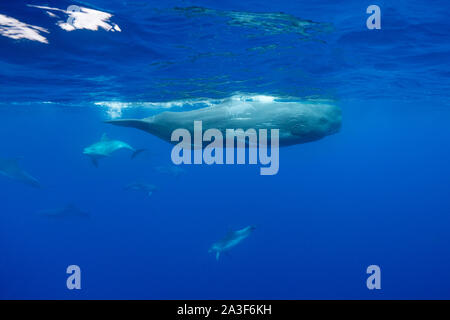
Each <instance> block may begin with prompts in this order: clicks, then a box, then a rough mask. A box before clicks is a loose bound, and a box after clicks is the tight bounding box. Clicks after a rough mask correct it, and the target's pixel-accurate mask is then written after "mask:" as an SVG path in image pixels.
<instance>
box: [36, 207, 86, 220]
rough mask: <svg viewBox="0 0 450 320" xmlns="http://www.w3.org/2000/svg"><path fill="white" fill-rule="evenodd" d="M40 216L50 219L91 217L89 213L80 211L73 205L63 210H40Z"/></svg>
mask: <svg viewBox="0 0 450 320" xmlns="http://www.w3.org/2000/svg"><path fill="white" fill-rule="evenodd" d="M38 214H39V215H41V216H45V217H49V218H67V217H82V218H89V217H90V214H89V213H88V212H85V211H82V210H80V209H79V208H78V207H76V206H75V205H73V204H68V205H67V206H65V207H63V208H56V209H47V210H40V211H38Z"/></svg>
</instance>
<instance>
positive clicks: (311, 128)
mask: <svg viewBox="0 0 450 320" xmlns="http://www.w3.org/2000/svg"><path fill="white" fill-rule="evenodd" d="M341 123H342V112H341V109H340V108H339V107H338V106H337V105H335V104H333V103H323V102H320V103H311V104H306V105H304V108H302V110H301V112H299V113H298V114H297V116H296V119H295V121H293V122H292V126H291V127H290V131H291V133H292V134H293V135H294V136H297V137H298V138H299V139H301V140H302V142H308V141H314V140H318V139H321V138H323V137H326V136H329V135H332V134H335V133H337V132H339V130H340V129H341Z"/></svg>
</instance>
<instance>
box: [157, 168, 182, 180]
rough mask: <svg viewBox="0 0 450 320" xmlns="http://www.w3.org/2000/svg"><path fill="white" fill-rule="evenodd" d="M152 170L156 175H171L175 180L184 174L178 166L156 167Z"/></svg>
mask: <svg viewBox="0 0 450 320" xmlns="http://www.w3.org/2000/svg"><path fill="white" fill-rule="evenodd" d="M154 170H155V171H156V172H158V173H162V174H169V175H172V176H174V177H176V178H178V177H179V176H180V175H181V174H183V173H184V172H185V171H184V169H183V168H180V167H178V166H156V167H154Z"/></svg>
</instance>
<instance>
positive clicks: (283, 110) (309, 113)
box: [106, 98, 341, 146]
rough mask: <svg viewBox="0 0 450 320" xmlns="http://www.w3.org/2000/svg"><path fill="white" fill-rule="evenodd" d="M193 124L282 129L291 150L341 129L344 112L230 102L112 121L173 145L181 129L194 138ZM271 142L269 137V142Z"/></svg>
mask: <svg viewBox="0 0 450 320" xmlns="http://www.w3.org/2000/svg"><path fill="white" fill-rule="evenodd" d="M194 121H202V127H203V130H204V131H205V130H208V129H218V130H220V131H221V133H222V135H223V137H225V136H226V129H243V130H247V129H255V130H258V129H268V130H270V129H279V130H280V131H279V139H280V140H279V145H280V146H289V145H294V144H299V143H305V142H310V141H315V140H319V139H321V138H323V137H325V136H327V135H331V134H334V133H336V132H338V131H339V130H340V127H341V110H340V108H339V107H337V106H336V105H335V104H333V103H332V102H330V101H325V100H305V101H303V102H293V101H287V102H285V101H277V100H269V101H265V100H262V101H261V100H257V99H256V100H252V99H250V101H247V100H242V99H240V100H239V99H238V100H237V99H233V98H230V99H228V100H226V101H225V102H223V103H222V104H218V105H213V106H210V107H205V108H201V109H197V110H191V111H182V112H169V111H166V112H162V113H159V114H157V115H155V116H152V117H149V118H145V119H119V120H110V121H106V123H111V124H114V125H118V126H124V127H133V128H137V129H140V130H143V131H146V132H148V133H151V134H153V135H155V136H157V137H159V138H161V139H163V140H165V141H168V142H170V143H174V144H175V143H178V141H176V142H172V141H171V135H172V132H173V131H174V130H176V129H179V128H184V129H187V130H188V131H189V132H190V134H191V135H193V134H194ZM269 141H270V137H269V139H268V142H269Z"/></svg>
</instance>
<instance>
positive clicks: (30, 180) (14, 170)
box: [0, 158, 41, 188]
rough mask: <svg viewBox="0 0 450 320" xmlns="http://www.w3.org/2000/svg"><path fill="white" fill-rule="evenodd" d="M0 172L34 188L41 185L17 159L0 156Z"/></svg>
mask: <svg viewBox="0 0 450 320" xmlns="http://www.w3.org/2000/svg"><path fill="white" fill-rule="evenodd" d="M0 174H2V175H4V176H6V177H8V178H11V179H14V180H16V181H19V182H22V183H25V184H28V185H30V186H32V187H35V188H40V187H41V184H40V183H39V181H38V180H37V179H36V178H34V177H32V176H31V175H30V174H28V173H27V172H25V171H24V170H23V169H22V168H21V167H20V166H19V162H18V159H4V158H0Z"/></svg>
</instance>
